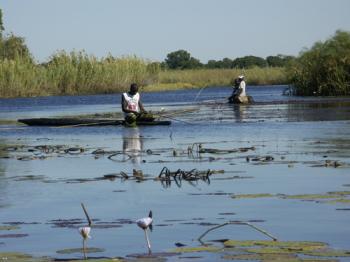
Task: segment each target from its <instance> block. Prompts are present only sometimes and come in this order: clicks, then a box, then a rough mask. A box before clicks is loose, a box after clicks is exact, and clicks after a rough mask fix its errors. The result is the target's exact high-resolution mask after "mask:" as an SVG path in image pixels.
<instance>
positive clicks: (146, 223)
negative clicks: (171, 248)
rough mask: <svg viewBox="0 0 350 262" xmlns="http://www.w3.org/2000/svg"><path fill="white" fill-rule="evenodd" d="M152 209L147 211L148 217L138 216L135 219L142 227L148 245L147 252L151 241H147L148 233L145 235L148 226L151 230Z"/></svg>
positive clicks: (149, 249)
mask: <svg viewBox="0 0 350 262" xmlns="http://www.w3.org/2000/svg"><path fill="white" fill-rule="evenodd" d="M152 222H153V218H152V211H149V214H148V217H144V218H140V219H137V220H136V224H137V225H138V226H139V227H140V228H142V229H143V230H144V232H145V237H146V242H147V246H148V253H151V252H152V251H151V242H150V241H149V238H148V235H147V229H148V228H149V229H150V230H152Z"/></svg>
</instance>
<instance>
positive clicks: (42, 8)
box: [0, 0, 350, 63]
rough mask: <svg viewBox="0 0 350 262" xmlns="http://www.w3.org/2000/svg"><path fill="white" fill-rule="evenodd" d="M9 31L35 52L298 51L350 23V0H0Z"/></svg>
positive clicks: (42, 55)
mask: <svg viewBox="0 0 350 262" xmlns="http://www.w3.org/2000/svg"><path fill="white" fill-rule="evenodd" d="M0 8H1V9H2V12H3V23H4V27H5V33H11V32H12V33H14V34H15V35H17V36H21V37H24V38H25V41H26V44H27V46H28V47H29V49H30V51H31V53H32V54H33V55H34V57H35V59H36V60H37V61H39V62H44V61H47V60H48V59H49V58H50V56H51V55H52V54H54V53H55V52H57V51H59V50H66V51H68V52H70V51H72V50H85V51H86V52H87V53H88V54H91V55H94V56H97V57H99V58H100V57H105V56H107V55H108V54H109V53H110V54H112V55H113V56H117V57H120V56H128V55H136V56H138V57H140V58H144V59H149V60H151V61H160V62H161V61H164V59H165V58H166V56H167V54H168V53H171V52H174V51H177V50H180V49H184V50H186V51H188V52H189V53H190V54H191V55H192V56H193V57H195V58H197V59H199V60H200V61H201V62H203V63H206V62H207V61H208V60H211V59H214V60H221V59H223V58H225V57H227V58H230V59H234V58H237V57H242V56H246V55H255V56H260V57H266V56H269V55H277V54H284V55H298V54H299V52H300V51H302V50H303V48H310V47H312V45H313V44H314V43H315V42H316V41H324V40H326V39H328V38H329V37H331V36H332V35H334V33H335V31H336V30H338V29H340V30H346V31H350V0H0Z"/></svg>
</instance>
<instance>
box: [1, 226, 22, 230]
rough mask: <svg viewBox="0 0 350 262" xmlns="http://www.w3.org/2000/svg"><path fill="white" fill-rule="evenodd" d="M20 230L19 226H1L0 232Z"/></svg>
mask: <svg viewBox="0 0 350 262" xmlns="http://www.w3.org/2000/svg"><path fill="white" fill-rule="evenodd" d="M17 229H20V227H19V226H0V230H4V231H5V230H17Z"/></svg>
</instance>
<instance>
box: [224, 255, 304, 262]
mask: <svg viewBox="0 0 350 262" xmlns="http://www.w3.org/2000/svg"><path fill="white" fill-rule="evenodd" d="M222 258H223V259H225V260H249V261H251V260H258V261H279V262H287V261H288V262H294V261H300V260H299V259H298V258H297V256H296V255H293V254H235V255H225V256H223V257H222Z"/></svg>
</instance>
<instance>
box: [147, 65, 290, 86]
mask: <svg viewBox="0 0 350 262" xmlns="http://www.w3.org/2000/svg"><path fill="white" fill-rule="evenodd" d="M241 74H244V75H245V76H246V79H247V83H248V84H249V85H267V84H272V85H273V84H287V78H286V75H285V71H284V68H281V67H274V68H272V67H267V68H260V67H253V68H250V69H246V70H240V69H191V70H190V69H188V70H163V71H161V72H160V73H159V80H158V82H156V83H155V84H156V86H150V87H149V88H146V89H145V90H151V91H152V90H158V86H159V85H160V86H162V85H163V86H165V87H166V88H167V89H177V88H182V87H188V88H190V87H205V86H227V85H231V84H232V80H233V78H235V77H237V76H238V75H241ZM179 85H180V86H179Z"/></svg>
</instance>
